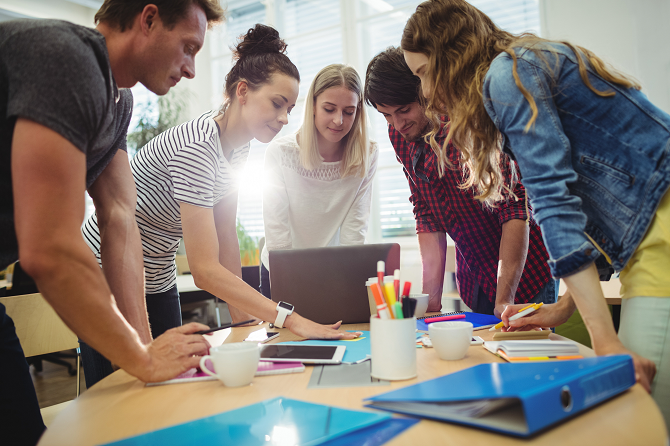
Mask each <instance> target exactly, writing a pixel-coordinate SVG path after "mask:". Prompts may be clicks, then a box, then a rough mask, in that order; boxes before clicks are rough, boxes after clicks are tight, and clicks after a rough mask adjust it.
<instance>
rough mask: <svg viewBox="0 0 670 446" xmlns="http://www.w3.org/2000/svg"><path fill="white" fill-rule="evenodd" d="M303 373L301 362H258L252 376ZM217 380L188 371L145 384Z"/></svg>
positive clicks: (303, 367) (208, 363)
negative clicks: (171, 377)
mask: <svg viewBox="0 0 670 446" xmlns="http://www.w3.org/2000/svg"><path fill="white" fill-rule="evenodd" d="M206 365H207V367H209V369H210V370H212V369H213V368H214V367H213V366H212V362H211V361H210V360H207V362H206ZM304 371H305V366H304V365H303V364H302V363H301V362H268V361H260V362H259V363H258V370H256V374H255V375H254V376H263V375H281V374H283V373H300V372H304ZM215 379H217V378H216V377H215V376H211V375H208V374H206V373H205V372H202V371H200V370H198V369H191V370H188V371H186V372H184V373H182V374H181V375H179V376H177V377H176V378H173V379H168V380H167V381H161V382H157V383H147V386H162V385H165V384H180V383H192V382H196V381H212V380H215Z"/></svg>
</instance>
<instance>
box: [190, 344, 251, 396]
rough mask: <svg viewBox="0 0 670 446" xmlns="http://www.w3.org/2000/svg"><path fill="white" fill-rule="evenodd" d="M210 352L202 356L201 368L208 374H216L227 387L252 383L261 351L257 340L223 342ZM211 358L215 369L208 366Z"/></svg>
mask: <svg viewBox="0 0 670 446" xmlns="http://www.w3.org/2000/svg"><path fill="white" fill-rule="evenodd" d="M209 352H210V354H209V355H207V356H203V357H202V358H200V368H201V369H202V371H203V372H205V373H207V374H208V375H212V376H216V377H217V378H219V380H220V381H221V382H222V383H223V384H224V385H225V386H226V387H241V386H246V385H247V384H250V383H251V381H252V380H253V379H254V375H255V374H256V370H257V369H258V360H259V359H260V357H261V351H260V348H259V347H258V344H257V343H255V342H236V343H232V344H221V345H220V346H218V347H214V348H211V349H209ZM208 359H210V360H211V361H212V364H213V365H214V370H215V371H211V370H209V369H208V368H207V364H206V363H205V361H206V360H208Z"/></svg>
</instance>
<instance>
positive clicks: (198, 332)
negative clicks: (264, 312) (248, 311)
mask: <svg viewBox="0 0 670 446" xmlns="http://www.w3.org/2000/svg"><path fill="white" fill-rule="evenodd" d="M253 321H254V319H249V320H248V321H242V322H235V323H234V324H225V325H222V326H220V327H216V328H210V329H209V330H202V331H196V332H195V333H193V334H199V335H204V334H208V333H213V332H215V331H219V330H224V329H226V328H231V327H237V326H238V325H245V324H249V323H251V322H253Z"/></svg>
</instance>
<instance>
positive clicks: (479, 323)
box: [416, 311, 500, 331]
mask: <svg viewBox="0 0 670 446" xmlns="http://www.w3.org/2000/svg"><path fill="white" fill-rule="evenodd" d="M457 314H465V319H458V320H459V321H466V322H470V323H471V324H472V326H473V327H474V329H475V330H477V329H478V328H479V329H482V328H488V327H491V326H492V325H495V324H497V323H498V322H500V319H498V318H497V317H495V316H494V315H492V314H482V313H472V312H469V311H454V312H451V313H442V314H434V315H432V316H424V317H420V318H417V320H416V329H417V330H421V331H428V324H426V322H425V319H428V318H431V317H440V316H455V315H457Z"/></svg>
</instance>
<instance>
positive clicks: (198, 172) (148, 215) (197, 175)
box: [82, 110, 249, 294]
mask: <svg viewBox="0 0 670 446" xmlns="http://www.w3.org/2000/svg"><path fill="white" fill-rule="evenodd" d="M217 114H218V112H217V111H216V110H213V111H210V112H207V113H205V114H203V115H202V116H200V117H199V118H197V119H194V120H192V121H189V122H186V123H184V124H181V125H178V126H176V127H173V128H171V129H169V130H166V131H165V132H163V133H161V134H160V135H158V136H157V137H155V138H154V139H152V140H151V141H150V142H149V143H148V144H147V145H146V146H144V147H143V148H142V150H140V151H139V152H138V153H137V155H136V156H135V157H134V158H133V160H132V161H131V162H130V167H131V170H132V172H133V177H134V178H135V187H136V188H137V208H136V211H135V218H136V220H137V225H138V226H139V229H140V235H141V237H142V249H143V253H144V273H145V283H146V293H147V294H156V293H161V292H163V291H167V290H168V289H170V288H172V286H174V285H175V284H176V278H175V277H176V266H175V263H174V258H175V253H176V252H177V248H178V247H179V240H180V239H181V238H182V227H181V213H180V211H179V203H180V202H181V203H188V204H192V205H194V206H200V207H205V208H212V207H214V205H215V204H216V203H218V202H219V201H220V200H221V199H222V198H223V197H224V196H225V195H227V194H229V193H233V192H234V193H236V191H237V182H238V175H239V174H240V172H241V171H242V169H243V168H244V165H245V164H246V162H247V158H248V156H249V144H246V145H245V146H243V147H239V148H237V149H235V150H234V151H233V152H232V153H231V155H230V161H228V160H227V159H226V158H225V157H224V156H223V151H222V149H221V142H220V138H219V132H218V126H217V125H216V123H215V122H214V119H213V118H214V117H216V116H217ZM82 232H83V234H84V238H85V240H86V243H87V244H88V245H89V247H90V248H91V249H92V250H93V252H94V254H95V255H96V257H97V259H98V262H99V263H100V262H101V261H100V231H99V230H98V223H97V219H96V216H95V215H93V216H91V217H90V218H89V219H88V220H87V221H86V222H85V223H84V225H83V226H82Z"/></svg>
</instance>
